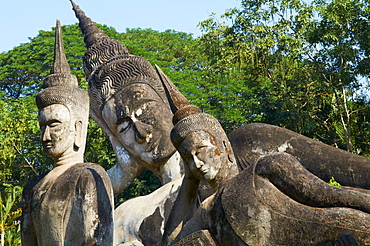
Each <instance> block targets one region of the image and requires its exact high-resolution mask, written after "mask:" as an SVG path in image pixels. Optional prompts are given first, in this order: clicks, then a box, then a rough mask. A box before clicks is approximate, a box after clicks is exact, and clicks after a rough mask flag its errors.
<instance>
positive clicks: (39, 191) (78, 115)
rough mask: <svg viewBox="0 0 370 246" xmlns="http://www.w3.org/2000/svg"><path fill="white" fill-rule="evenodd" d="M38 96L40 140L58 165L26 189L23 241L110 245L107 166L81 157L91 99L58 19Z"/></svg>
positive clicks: (110, 194)
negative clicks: (49, 64)
mask: <svg viewBox="0 0 370 246" xmlns="http://www.w3.org/2000/svg"><path fill="white" fill-rule="evenodd" d="M44 86H45V89H44V90H42V91H41V92H40V93H39V94H38V95H37V97H36V104H37V107H38V109H39V114H38V121H39V125H40V130H41V141H42V145H43V148H44V152H45V154H46V155H47V156H49V157H52V158H54V165H55V167H54V168H53V169H52V170H51V171H50V172H48V173H45V174H42V175H39V176H37V177H35V178H34V179H32V180H31V181H30V182H29V183H28V184H27V185H26V187H25V188H24V191H23V216H22V226H21V228H22V232H21V234H22V244H23V245H24V246H28V245H39V246H41V245H44V246H50V245H71V246H75V245H112V243H113V190H112V186H111V183H110V180H109V177H108V175H107V173H106V172H105V170H104V169H103V168H102V167H101V166H99V165H97V164H93V163H83V154H84V150H85V142H86V133H87V124H88V115H89V103H88V95H87V93H86V92H84V91H83V90H81V89H79V88H78V87H77V86H78V82H77V78H76V77H75V76H73V75H72V74H70V68H69V66H68V63H67V60H66V57H65V55H64V48H63V41H62V36H61V30H60V24H59V21H57V26H56V39H55V55H54V65H53V67H52V69H51V74H50V75H49V76H47V77H46V79H45V81H44Z"/></svg>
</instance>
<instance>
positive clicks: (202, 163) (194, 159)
mask: <svg viewBox="0 0 370 246" xmlns="http://www.w3.org/2000/svg"><path fill="white" fill-rule="evenodd" d="M193 161H194V164H195V166H196V168H201V167H202V166H203V165H204V162H203V161H201V160H199V159H198V157H197V155H193Z"/></svg>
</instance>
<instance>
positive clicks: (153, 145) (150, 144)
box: [144, 138, 159, 152]
mask: <svg viewBox="0 0 370 246" xmlns="http://www.w3.org/2000/svg"><path fill="white" fill-rule="evenodd" d="M158 144H159V138H156V139H153V138H152V139H151V140H149V142H147V146H146V148H145V150H144V152H151V151H152V150H153V149H155V148H156V146H158Z"/></svg>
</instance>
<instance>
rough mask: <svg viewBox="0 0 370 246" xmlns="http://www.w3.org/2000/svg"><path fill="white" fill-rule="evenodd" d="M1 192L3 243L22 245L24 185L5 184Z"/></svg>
mask: <svg viewBox="0 0 370 246" xmlns="http://www.w3.org/2000/svg"><path fill="white" fill-rule="evenodd" d="M0 190H1V193H0V234H1V239H0V240H1V245H5V243H6V245H21V238H20V222H19V217H20V216H21V213H22V210H21V209H20V208H19V203H20V201H21V195H22V187H20V186H12V185H9V184H3V185H2V187H1V189H0Z"/></svg>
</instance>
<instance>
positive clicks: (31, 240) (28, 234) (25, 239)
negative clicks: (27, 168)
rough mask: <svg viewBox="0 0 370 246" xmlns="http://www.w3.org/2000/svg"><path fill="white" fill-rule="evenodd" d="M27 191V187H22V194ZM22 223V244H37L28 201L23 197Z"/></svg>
mask: <svg viewBox="0 0 370 246" xmlns="http://www.w3.org/2000/svg"><path fill="white" fill-rule="evenodd" d="M27 193H29V191H28V190H27V187H25V189H24V193H23V194H27ZM22 210H23V211H22V223H21V238H22V245H24V246H37V238H36V233H35V228H34V225H33V222H32V217H31V211H30V202H29V201H25V199H24V198H23V207H22Z"/></svg>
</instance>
